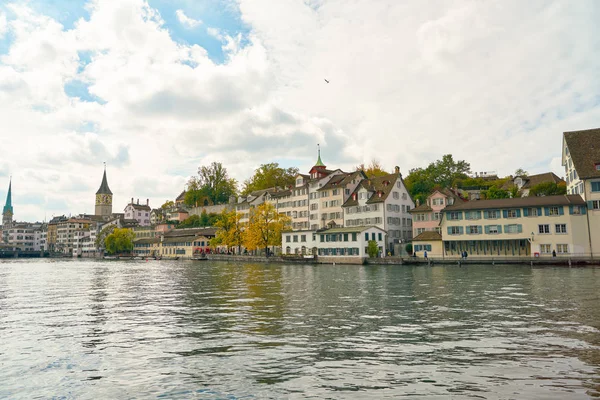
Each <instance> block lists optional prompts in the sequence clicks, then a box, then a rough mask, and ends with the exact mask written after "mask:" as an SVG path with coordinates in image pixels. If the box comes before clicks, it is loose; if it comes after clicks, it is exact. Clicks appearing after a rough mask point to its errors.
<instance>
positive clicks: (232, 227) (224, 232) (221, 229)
mask: <svg viewBox="0 0 600 400" xmlns="http://www.w3.org/2000/svg"><path fill="white" fill-rule="evenodd" d="M241 218H242V214H241V213H238V212H236V211H235V210H231V211H227V210H223V211H222V212H221V214H219V219H218V221H217V222H216V223H215V226H216V227H217V232H216V233H215V237H214V238H213V239H212V240H211V242H210V244H211V246H217V245H224V246H227V247H231V246H235V247H238V249H239V248H240V246H241V245H242V244H243V242H244V240H243V239H244V229H243V228H244V227H243V225H242V223H241V222H240V219H241Z"/></svg>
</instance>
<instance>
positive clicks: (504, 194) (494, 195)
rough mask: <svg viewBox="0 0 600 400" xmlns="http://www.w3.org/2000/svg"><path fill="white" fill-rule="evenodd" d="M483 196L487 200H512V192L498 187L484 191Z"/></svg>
mask: <svg viewBox="0 0 600 400" xmlns="http://www.w3.org/2000/svg"><path fill="white" fill-rule="evenodd" d="M483 195H484V196H485V198H486V199H487V200H491V199H508V198H510V192H509V191H508V190H504V189H501V188H499V187H497V186H491V187H490V188H489V189H488V190H485V191H483Z"/></svg>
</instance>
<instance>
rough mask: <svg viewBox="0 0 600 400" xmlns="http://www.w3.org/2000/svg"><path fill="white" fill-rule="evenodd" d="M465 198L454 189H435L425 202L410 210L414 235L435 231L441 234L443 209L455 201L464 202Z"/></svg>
mask: <svg viewBox="0 0 600 400" xmlns="http://www.w3.org/2000/svg"><path fill="white" fill-rule="evenodd" d="M465 201H466V200H465V199H463V198H462V197H461V196H460V195H459V194H458V193H457V192H455V191H454V190H452V189H449V188H444V189H440V190H434V191H433V193H432V194H430V195H429V197H427V201H426V202H425V204H420V205H418V206H417V207H415V208H413V209H412V210H410V213H411V215H412V223H413V237H417V236H419V235H420V234H421V233H423V232H428V231H435V232H437V233H440V234H441V228H440V221H441V219H442V210H443V209H444V208H446V207H447V206H451V205H454V203H457V204H458V203H462V202H465Z"/></svg>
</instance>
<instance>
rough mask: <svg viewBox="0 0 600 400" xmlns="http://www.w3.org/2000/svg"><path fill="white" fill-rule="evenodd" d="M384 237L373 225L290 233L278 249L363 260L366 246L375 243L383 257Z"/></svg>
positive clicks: (379, 229) (287, 233) (291, 252)
mask: <svg viewBox="0 0 600 400" xmlns="http://www.w3.org/2000/svg"><path fill="white" fill-rule="evenodd" d="M385 238H386V232H385V231H384V230H383V229H381V228H379V227H376V226H358V227H348V228H331V229H324V230H319V231H312V230H305V231H291V232H284V233H283V234H282V238H281V247H282V250H283V253H284V254H298V255H300V254H310V255H318V256H319V257H320V258H323V257H325V258H328V257H334V258H341V257H356V258H366V257H368V256H369V255H368V253H367V246H368V243H369V241H370V240H374V241H375V242H377V247H378V249H379V255H380V256H382V257H383V256H385V254H386V253H387V247H386V241H385Z"/></svg>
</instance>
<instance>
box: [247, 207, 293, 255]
mask: <svg viewBox="0 0 600 400" xmlns="http://www.w3.org/2000/svg"><path fill="white" fill-rule="evenodd" d="M290 225H291V218H290V217H288V216H286V215H282V214H279V213H278V212H277V210H276V209H275V206H274V205H273V204H271V203H262V204H261V205H259V206H258V207H256V208H254V209H253V210H251V212H250V221H249V223H248V226H247V228H246V230H245V232H244V246H245V247H246V248H247V249H248V250H255V249H258V248H264V249H265V254H266V253H267V248H268V247H269V246H280V245H281V232H283V231H284V230H286V229H289V227H290Z"/></svg>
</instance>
